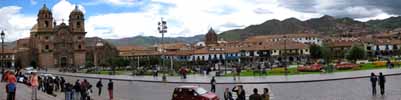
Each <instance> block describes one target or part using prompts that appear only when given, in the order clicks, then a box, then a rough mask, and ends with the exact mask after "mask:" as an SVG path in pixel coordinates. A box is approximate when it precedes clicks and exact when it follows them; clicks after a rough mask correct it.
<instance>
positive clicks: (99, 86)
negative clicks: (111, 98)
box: [96, 79, 103, 96]
mask: <svg viewBox="0 0 401 100" xmlns="http://www.w3.org/2000/svg"><path fill="white" fill-rule="evenodd" d="M96 87H97V88H98V90H99V93H98V94H99V96H100V95H101V94H102V87H103V84H102V79H99V81H98V82H97V83H96Z"/></svg>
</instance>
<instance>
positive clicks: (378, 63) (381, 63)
mask: <svg viewBox="0 0 401 100" xmlns="http://www.w3.org/2000/svg"><path fill="white" fill-rule="evenodd" d="M373 64H374V65H375V66H376V67H383V66H386V64H387V62H386V61H375V62H373Z"/></svg>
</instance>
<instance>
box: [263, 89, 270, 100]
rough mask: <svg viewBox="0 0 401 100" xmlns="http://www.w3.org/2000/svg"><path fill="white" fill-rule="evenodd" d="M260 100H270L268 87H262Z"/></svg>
mask: <svg viewBox="0 0 401 100" xmlns="http://www.w3.org/2000/svg"><path fill="white" fill-rule="evenodd" d="M262 100H270V94H269V89H268V88H263V94H262Z"/></svg>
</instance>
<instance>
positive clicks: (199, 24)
mask: <svg viewBox="0 0 401 100" xmlns="http://www.w3.org/2000/svg"><path fill="white" fill-rule="evenodd" d="M43 4H46V5H47V7H48V8H50V9H51V10H52V12H53V16H54V18H55V20H56V21H57V22H58V23H61V22H62V20H63V19H64V20H66V21H67V20H68V15H69V13H70V12H71V11H72V10H73V9H74V7H75V5H77V6H78V7H79V9H81V10H82V11H83V12H84V13H85V19H86V20H85V21H86V22H85V25H86V26H85V27H86V31H87V32H88V33H87V37H93V36H98V37H102V38H113V39H116V38H124V37H131V36H138V35H144V36H161V35H160V34H159V33H157V22H158V21H160V18H161V17H163V18H164V19H165V20H167V24H168V27H169V28H168V33H167V34H166V36H169V37H178V36H184V37H188V36H194V35H199V34H205V33H206V32H207V30H208V29H209V28H210V27H213V28H214V29H215V30H216V31H217V32H218V33H219V32H222V31H226V30H229V29H236V28H244V27H246V26H248V25H252V24H260V23H262V22H264V21H266V20H269V19H279V20H283V19H286V18H290V17H295V18H298V19H300V20H307V19H310V18H317V17H321V16H323V15H331V16H335V17H351V18H355V19H357V20H360V21H367V20H371V19H384V18H388V17H391V16H398V15H400V14H401V6H400V5H401V0H0V30H5V32H6V34H7V37H6V40H7V41H13V40H16V39H19V38H24V37H28V36H29V30H30V29H31V28H32V26H33V25H34V24H35V23H36V15H37V13H38V11H39V9H40V8H41V7H42V6H43ZM66 23H67V22H66Z"/></svg>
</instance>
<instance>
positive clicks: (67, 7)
mask: <svg viewBox="0 0 401 100" xmlns="http://www.w3.org/2000/svg"><path fill="white" fill-rule="evenodd" d="M74 9H75V4H71V3H70V2H68V1H67V0H60V1H59V2H58V3H56V4H55V5H54V6H53V8H52V12H53V17H54V20H56V22H57V23H61V22H62V20H63V19H64V22H65V23H66V24H68V19H69V16H70V13H71V11H72V10H74ZM78 9H80V10H81V11H82V12H83V13H85V9H84V7H83V6H82V5H78Z"/></svg>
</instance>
